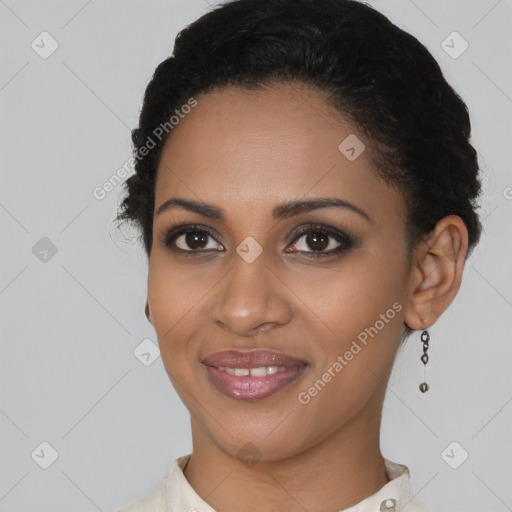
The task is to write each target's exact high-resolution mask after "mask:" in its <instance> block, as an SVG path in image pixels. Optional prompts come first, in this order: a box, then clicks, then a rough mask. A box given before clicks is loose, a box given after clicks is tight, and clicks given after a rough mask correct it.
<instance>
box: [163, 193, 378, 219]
mask: <svg viewBox="0 0 512 512" xmlns="http://www.w3.org/2000/svg"><path fill="white" fill-rule="evenodd" d="M331 207H337V208H345V209H347V210H351V211H353V212H355V213H357V214H359V215H360V216H361V217H363V218H365V219H366V220H367V221H369V222H372V219H371V218H370V216H369V215H368V214H367V213H366V212H365V211H364V210H362V209H361V208H359V207H358V206H356V205H354V204H352V203H350V202H349V201H345V200H344V199H340V198H338V197H321V198H317V199H309V200H307V201H300V200H299V201H289V202H286V203H282V204H280V205H278V206H276V207H274V208H273V210H272V217H274V218H275V219H288V218H290V217H294V216H295V215H300V214H301V213H308V212H311V211H313V210H317V209H319V208H331ZM172 208H183V209H185V210H188V211H191V212H194V213H197V214H198V215H202V216H203V217H208V218H210V219H215V220H220V221H221V222H225V220H226V214H225V213H224V212H223V210H222V209H220V208H218V207H216V206H213V205H211V204H207V203H203V202H197V201H192V200H190V199H183V198H179V197H175V198H171V199H167V201H165V202H163V203H162V204H161V205H160V206H159V207H158V209H157V211H156V215H159V214H161V213H163V212H164V211H167V210H170V209H172Z"/></svg>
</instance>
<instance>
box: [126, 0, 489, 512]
mask: <svg viewBox="0 0 512 512" xmlns="http://www.w3.org/2000/svg"><path fill="white" fill-rule="evenodd" d="M469 136H470V122H469V117H468V113H467V109H466V106H465V104H464V103H463V101H462V100H461V99H460V98H459V97H458V96H457V94H456V93H455V92H454V91H453V89H452V88H451V87H450V86H449V85H448V84H447V83H446V81H445V80H444V78H443V75H442V73H441V71H440V69H439V66H438V65H437V63H436V62H435V61H434V59H433V58H432V56H431V55H430V54H429V53H428V51H427V50H426V49H425V48H424V47H423V46H422V45H421V44H420V43H419V42H418V41H417V40H416V39H415V38H414V37H412V36H411V35H409V34H407V33H405V32H403V31H402V30H400V29H398V28H397V27H396V26H394V25H393V24H391V22H390V21H389V20H388V19H387V18H385V17H384V16H383V15H381V14H379V13H378V12H376V11H375V10H373V9H371V8H370V7H368V6H366V5H363V4H361V3H358V2H355V1H352V0H318V1H315V2H311V1H310V0H234V1H231V2H228V3H225V4H223V5H221V6H220V7H217V8H215V9H214V10H213V11H211V12H209V13H208V14H206V15H204V16H203V17H202V18H200V19H199V20H197V21H196V22H195V23H193V24H192V25H190V26H189V27H187V28H186V29H185V30H183V31H182V32H181V33H180V34H179V35H178V37H177V39H176V43H175V48H174V53H173V55H172V57H170V58H169V59H167V60H165V61H164V62H162V63H161V64H160V65H159V66H158V68H157V69H156V71H155V74H154V76H153V78H152V80H151V82H150V84H149V85H148V87H147V90H146V94H145V98H144V104H143V107H142V111H141V114H140V121H139V126H138V128H137V129H135V130H134V131H133V142H134V146H135V150H134V158H135V160H136V173H135V174H134V175H133V176H132V177H130V178H129V179H128V181H127V192H128V194H127V196H126V198H125V199H124V202H123V204H122V208H121V211H120V214H119V217H120V218H121V219H124V220H129V221H132V222H133V223H135V224H136V225H137V226H138V227H140V228H141V231H142V236H143V240H144V245H145V249H146V253H147V255H148V257H149V274H148V300H147V303H146V315H147V317H148V319H149V321H150V322H151V323H152V324H153V326H154V328H155V331H156V334H157V337H158V342H159V346H160V351H161V355H162V359H163V362H164V366H165V368H166V371H167V373H168V375H169V378H170V380H171V382H172V384H173V385H174V387H175V389H176V391H177V393H178V394H179V396H180V397H181V399H182V400H183V402H184V404H185V405H186V407H187V408H188V410H189V412H190V415H191V425H192V439H193V453H192V454H188V455H184V456H183V457H180V458H178V459H177V460H175V461H174V462H173V464H172V467H171V470H170V472H169V475H168V476H167V477H166V478H164V479H163V480H162V481H161V482H160V483H159V484H158V486H157V487H156V489H155V490H154V492H153V493H152V494H151V495H150V496H148V497H147V498H146V499H145V500H143V501H140V502H138V503H136V504H132V505H131V506H129V507H127V508H125V509H123V510H124V511H146V510H147V511H150V510H151V511H171V510H172V511H173V512H181V511H194V510H196V511H198V512H202V511H209V512H211V511H215V510H217V511H223V512H234V511H239V510H244V512H247V511H248V512H256V511H261V510H265V511H270V510H290V511H295V510H297V511H299V510H301V511H303V510H307V511H309V512H316V511H318V512H320V511H331V510H332V511H341V510H343V511H350V512H355V511H358V512H367V511H368V512H369V511H382V510H394V511H396V512H397V511H399V510H400V511H409V512H415V511H422V510H425V509H424V508H423V507H422V506H421V505H419V504H418V503H417V502H416V501H415V500H413V499H411V496H410V493H409V480H408V479H409V472H408V469H407V468H406V467H405V466H402V465H400V464H397V463H394V462H392V461H390V460H388V459H386V458H384V457H383V455H382V454H381V451H380V447H379V428H380V418H381V412H382V404H383V400H384V395H385V389H386V383H387V380H388V378H389V375H390V372H391V369H392V366H393V361H394V358H395V355H396V353H397V350H398V348H399V346H400V344H401V343H402V342H403V341H404V340H405V338H406V337H407V336H408V335H410V334H411V333H412V332H413V331H418V332H417V333H415V334H414V337H416V338H417V339H421V342H422V345H421V344H420V343H419V342H418V341H414V342H413V343H416V344H417V346H418V358H420V357H421V360H422V361H423V363H424V364H425V367H426V366H427V364H428V355H429V354H428V348H429V334H428V328H429V327H431V326H432V325H433V324H434V323H435V322H436V320H437V319H438V318H439V316H440V315H441V314H442V313H443V312H444V311H445V310H446V308H447V307H448V306H449V305H450V303H451V302H452V301H453V299H454V297H455V295H456V294H457V292H458V290H459V287H460V283H461V278H462V272H463V267H464V262H465V259H466V257H467V254H468V252H469V251H470V250H471V249H472V248H473V247H474V245H475V244H476V243H477V241H478V238H479V235H480V230H481V227H480V222H479V219H478V215H477V213H476V199H477V197H478V195H479V193H480V182H479V179H478V163H477V158H476V152H475V150H474V149H473V147H472V146H471V144H470V143H469ZM415 385H416V384H415ZM428 387H429V384H428V382H426V381H425V382H422V383H421V384H420V386H419V388H420V389H419V390H418V392H428Z"/></svg>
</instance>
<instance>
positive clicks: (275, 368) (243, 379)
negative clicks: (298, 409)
mask: <svg viewBox="0 0 512 512" xmlns="http://www.w3.org/2000/svg"><path fill="white" fill-rule="evenodd" d="M203 363H204V364H205V366H206V369H207V372H208V378H209V380H210V382H211V383H212V384H213V385H214V387H215V388H216V389H217V390H218V391H220V392H221V393H223V394H224V395H226V396H228V397H230V398H234V399H236V400H259V399H262V398H266V397H268V396H271V395H273V394H274V393H277V392H278V391H281V390H283V389H285V388H287V387H288V386H290V385H291V384H292V383H293V382H295V381H296V380H297V379H298V378H299V377H300V376H301V375H302V373H303V372H304V371H305V370H306V368H307V366H308V365H307V364H306V363H305V362H303V361H300V360H299V359H296V358H294V357H292V356H288V355H285V354H281V353H278V352H273V351H268V350H256V351H250V352H239V351H234V350H230V351H224V352H217V353H215V354H212V355H210V356H208V357H206V358H205V360H204V361H203ZM221 363H222V364H221ZM265 363H267V364H265ZM268 363H273V364H268Z"/></svg>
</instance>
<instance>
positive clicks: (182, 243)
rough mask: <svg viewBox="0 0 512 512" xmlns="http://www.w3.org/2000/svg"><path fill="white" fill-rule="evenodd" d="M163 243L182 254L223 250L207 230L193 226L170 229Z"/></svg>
mask: <svg viewBox="0 0 512 512" xmlns="http://www.w3.org/2000/svg"><path fill="white" fill-rule="evenodd" d="M209 238H211V239H212V240H209ZM163 243H164V244H165V245H166V246H168V247H169V248H171V249H173V250H177V251H184V252H200V251H223V250H224V248H223V247H222V245H220V244H219V243H217V242H216V241H215V239H214V235H213V234H212V233H211V232H210V231H209V230H207V229H206V228H203V227H201V226H197V225H195V224H192V225H189V226H179V227H177V228H173V229H171V230H170V231H168V232H167V234H166V235H165V238H164V240H163Z"/></svg>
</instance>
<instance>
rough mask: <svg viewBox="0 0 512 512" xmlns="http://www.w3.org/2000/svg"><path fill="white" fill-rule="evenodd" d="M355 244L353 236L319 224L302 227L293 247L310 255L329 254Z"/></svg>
mask: <svg viewBox="0 0 512 512" xmlns="http://www.w3.org/2000/svg"><path fill="white" fill-rule="evenodd" d="M353 245H354V239H353V238H352V237H351V236H349V235H347V234H345V233H343V232H341V231H338V230H335V229H334V228H329V227H328V226H323V225H319V226H306V227H305V228H302V229H301V230H300V232H299V234H298V236H296V237H295V241H294V242H293V245H292V246H291V248H292V249H294V250H295V251H297V252H303V253H305V254H307V255H309V256H329V255H331V254H336V253H340V252H342V251H344V250H347V249H350V248H351V247H352V246H353ZM287 252H292V251H289V250H287Z"/></svg>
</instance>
